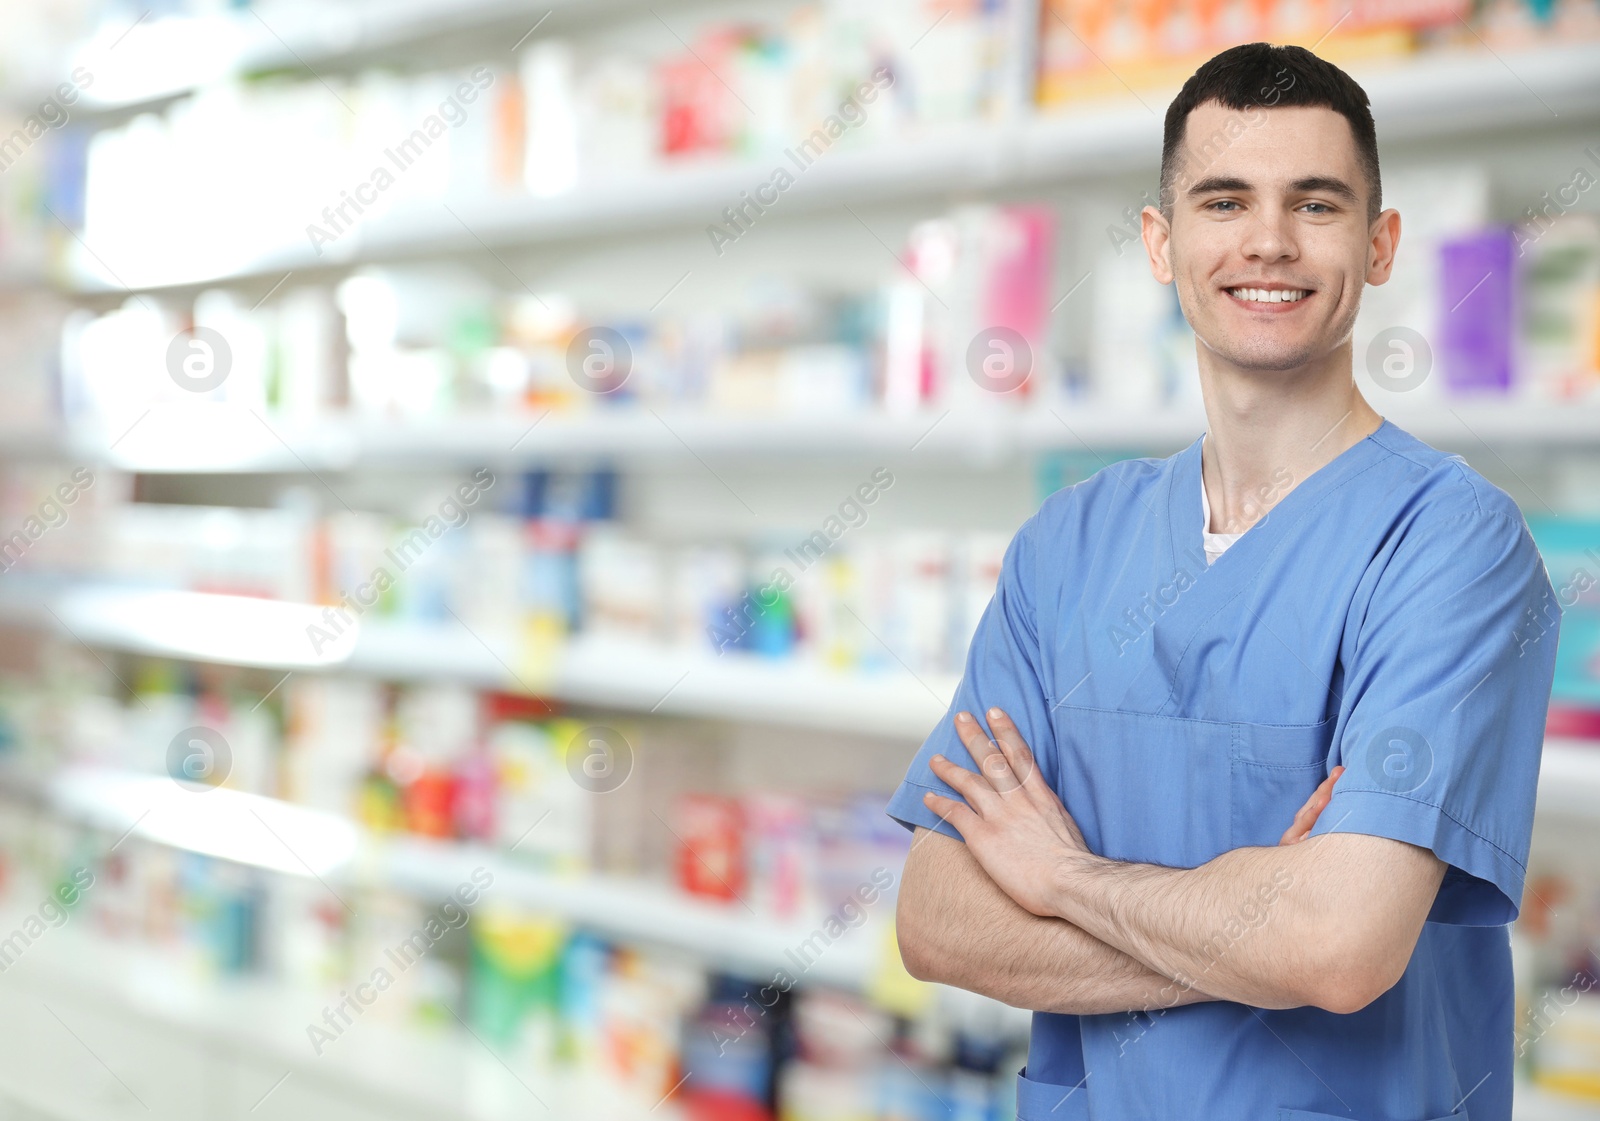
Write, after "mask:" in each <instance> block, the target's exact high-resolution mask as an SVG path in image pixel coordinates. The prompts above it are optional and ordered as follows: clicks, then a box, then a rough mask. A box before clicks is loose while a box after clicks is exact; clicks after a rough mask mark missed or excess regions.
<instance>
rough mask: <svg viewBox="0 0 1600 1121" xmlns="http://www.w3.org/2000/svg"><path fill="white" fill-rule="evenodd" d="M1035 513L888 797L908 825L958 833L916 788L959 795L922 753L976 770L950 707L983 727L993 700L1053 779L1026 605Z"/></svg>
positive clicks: (1035, 638) (1009, 552)
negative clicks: (947, 693) (955, 675)
mask: <svg viewBox="0 0 1600 1121" xmlns="http://www.w3.org/2000/svg"><path fill="white" fill-rule="evenodd" d="M1038 520H1039V515H1038V514H1035V515H1034V516H1033V517H1032V518H1029V519H1028V521H1026V522H1025V523H1023V526H1022V528H1021V529H1019V530H1018V531H1017V533H1016V536H1015V537H1013V538H1012V539H1011V543H1010V544H1009V545H1008V546H1007V547H1006V552H1005V557H1004V559H1003V560H1002V562H1001V566H1000V578H999V581H998V582H997V584H996V587H995V592H994V596H993V597H992V598H991V599H990V600H989V604H988V606H987V607H985V608H984V611H983V616H982V617H981V618H980V619H979V620H978V627H977V630H976V632H975V633H974V634H973V637H972V643H971V645H970V646H968V648H967V656H966V663H965V668H964V670H963V672H962V675H961V683H960V684H959V685H958V686H957V687H956V693H955V699H954V700H953V701H952V702H951V704H950V708H949V709H948V710H947V711H946V712H945V715H944V718H943V719H941V720H940V721H939V723H938V725H937V726H936V727H935V728H934V729H933V731H932V732H930V733H929V734H928V738H927V739H926V740H924V741H923V744H922V747H921V748H920V749H919V750H918V751H917V754H916V757H915V758H914V759H912V761H911V766H910V767H909V768H908V769H907V771H906V777H905V780H904V781H903V782H901V783H900V785H899V787H897V788H896V789H895V792H894V794H893V795H892V796H891V797H890V799H889V805H888V813H889V816H890V817H892V818H894V819H895V820H896V821H898V822H899V823H900V824H901V825H904V826H905V827H906V828H907V829H911V830H915V828H916V827H917V826H918V825H924V826H927V827H928V828H929V829H933V830H936V831H938V832H940V833H943V834H944V835H945V836H947V837H954V838H955V839H956V840H958V841H959V840H961V834H960V833H958V832H957V831H956V829H955V827H954V826H952V825H950V824H949V823H948V822H946V821H945V820H943V819H942V818H941V817H940V816H939V815H938V814H936V813H935V812H934V811H933V810H931V809H929V808H928V806H927V805H926V804H925V803H924V802H923V801H922V795H923V793H924V792H926V791H929V790H933V791H936V792H938V793H940V794H943V795H945V796H946V797H948V798H954V799H956V800H957V801H960V800H961V795H959V794H957V793H956V792H955V790H954V789H952V788H951V787H950V786H948V785H947V784H946V783H945V782H944V781H943V780H942V779H940V778H939V777H938V776H937V775H935V774H934V773H933V770H932V769H931V768H930V767H929V766H928V760H929V759H931V758H932V757H933V756H934V755H943V756H944V757H945V758H947V759H949V760H951V761H952V762H954V763H956V764H957V765H959V766H962V767H966V768H968V769H970V770H976V769H977V767H976V764H974V763H973V761H972V756H971V755H970V754H969V753H968V752H967V749H966V747H965V745H963V744H962V742H961V737H960V736H959V735H957V734H956V728H955V715H956V713H958V712H970V713H972V715H973V716H975V717H976V718H977V719H978V722H979V723H980V724H981V725H982V726H983V727H984V728H985V729H987V728H988V726H989V721H988V718H987V716H986V715H985V714H986V713H987V712H988V710H989V709H990V708H999V709H1001V710H1002V711H1004V712H1005V713H1006V714H1007V715H1008V716H1010V717H1011V719H1012V720H1013V721H1015V722H1016V725H1017V729H1018V730H1019V731H1020V732H1021V733H1022V737H1023V739H1024V740H1025V741H1026V742H1027V744H1028V746H1029V748H1031V749H1032V750H1033V754H1034V758H1035V759H1036V760H1038V764H1039V768H1040V771H1041V773H1042V774H1043V775H1044V777H1045V780H1046V781H1047V782H1050V783H1051V784H1052V785H1054V775H1053V774H1052V770H1053V766H1052V765H1053V759H1054V754H1055V752H1054V737H1053V735H1052V733H1051V730H1050V708H1049V702H1048V698H1047V696H1046V690H1045V687H1044V685H1043V681H1044V678H1043V675H1042V673H1041V666H1040V658H1039V632H1038V627H1037V625H1036V616H1035V613H1034V601H1033V590H1034V579H1035V575H1034V574H1035V559H1034V558H1035V556H1036V552H1035V544H1034V534H1035V533H1036V532H1037V531H1038Z"/></svg>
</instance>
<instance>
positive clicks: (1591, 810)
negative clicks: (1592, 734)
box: [1538, 738, 1600, 820]
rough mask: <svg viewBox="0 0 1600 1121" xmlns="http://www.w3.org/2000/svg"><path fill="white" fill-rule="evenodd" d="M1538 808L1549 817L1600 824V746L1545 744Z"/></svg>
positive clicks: (1551, 741) (1570, 742)
mask: <svg viewBox="0 0 1600 1121" xmlns="http://www.w3.org/2000/svg"><path fill="white" fill-rule="evenodd" d="M1538 806H1539V812H1540V813H1541V814H1545V815H1549V816H1559V817H1568V818H1574V819H1583V820H1600V744H1597V743H1590V742H1586V741H1583V740H1565V739H1555V738H1552V739H1548V740H1546V741H1545V744H1544V758H1543V761H1542V762H1541V763H1540V765H1539V802H1538Z"/></svg>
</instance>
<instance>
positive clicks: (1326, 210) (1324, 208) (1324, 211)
mask: <svg viewBox="0 0 1600 1121" xmlns="http://www.w3.org/2000/svg"><path fill="white" fill-rule="evenodd" d="M1306 205H1307V206H1320V207H1321V208H1322V209H1321V210H1318V211H1315V212H1314V213H1317V214H1332V213H1333V207H1331V206H1329V205H1328V204H1327V203H1325V202H1308V203H1306Z"/></svg>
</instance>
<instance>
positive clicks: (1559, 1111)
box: [1511, 1080, 1600, 1121]
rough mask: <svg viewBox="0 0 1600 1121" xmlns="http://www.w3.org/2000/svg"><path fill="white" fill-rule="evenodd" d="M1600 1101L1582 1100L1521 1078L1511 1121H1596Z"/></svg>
mask: <svg viewBox="0 0 1600 1121" xmlns="http://www.w3.org/2000/svg"><path fill="white" fill-rule="evenodd" d="M1596 1118H1600V1102H1596V1101H1582V1100H1580V1099H1578V1098H1573V1097H1568V1096H1567V1095H1564V1094H1558V1093H1555V1092H1553V1091H1551V1090H1546V1089H1545V1088H1544V1087H1542V1086H1536V1085H1534V1084H1532V1083H1530V1082H1527V1081H1523V1080H1518V1082H1517V1084H1516V1090H1515V1091H1514V1093H1513V1097H1512V1103H1511V1121H1595V1119H1596Z"/></svg>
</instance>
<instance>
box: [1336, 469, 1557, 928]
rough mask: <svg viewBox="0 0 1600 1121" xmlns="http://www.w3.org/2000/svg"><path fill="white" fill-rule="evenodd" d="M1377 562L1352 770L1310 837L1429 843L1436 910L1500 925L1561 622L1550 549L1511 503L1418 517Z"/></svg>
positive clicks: (1524, 842)
mask: <svg viewBox="0 0 1600 1121" xmlns="http://www.w3.org/2000/svg"><path fill="white" fill-rule="evenodd" d="M1508 501H1509V500H1508ZM1514 510H1515V508H1514V507H1513V512H1514ZM1379 572H1380V574H1379V575H1378V576H1377V577H1376V583H1375V585H1374V587H1373V590H1372V593H1371V595H1370V598H1369V600H1368V602H1367V604H1366V610H1365V615H1364V618H1363V619H1362V622H1361V625H1360V630H1359V634H1358V637H1357V640H1356V645H1355V652H1354V655H1353V657H1351V658H1349V659H1348V661H1347V664H1346V666H1345V675H1344V682H1343V693H1342V696H1341V698H1340V710H1341V718H1342V719H1341V721H1340V724H1341V732H1340V734H1339V737H1338V740H1337V743H1336V745H1335V754H1336V755H1337V759H1335V760H1333V762H1342V763H1343V764H1344V765H1345V768H1346V770H1345V773H1344V774H1343V775H1342V776H1341V777H1340V779H1339V781H1338V783H1336V784H1335V786H1334V790H1333V797H1332V798H1331V799H1330V800H1329V802H1328V805H1327V806H1326V807H1324V809H1323V811H1322V814H1321V816H1320V817H1319V818H1318V820H1317V823H1316V825H1315V826H1314V827H1313V828H1312V830H1311V835H1312V836H1318V835H1320V834H1323V833H1331V832H1345V833H1364V834H1370V835H1373V836H1379V837H1392V838H1394V839H1395V840H1399V841H1407V842H1409V843H1411V844H1414V845H1420V846H1422V847H1424V848H1428V849H1431V850H1432V851H1433V852H1434V853H1435V854H1436V855H1437V856H1438V857H1439V858H1440V859H1441V860H1443V861H1444V862H1445V863H1446V864H1447V865H1448V866H1449V867H1448V868H1447V869H1446V871H1445V877H1444V881H1443V883H1442V884H1441V885H1440V888H1439V893H1438V895H1437V896H1436V897H1435V899H1434V903H1433V908H1432V910H1431V911H1430V913H1429V915H1428V920H1429V921H1430V922H1438V923H1452V924H1456V925H1461V926H1498V925H1502V924H1504V923H1509V922H1511V921H1513V920H1514V919H1515V918H1516V917H1517V912H1518V910H1519V908H1520V906H1521V899H1522V886H1523V879H1524V877H1525V875H1526V873H1527V859H1528V846H1529V842H1530V840H1531V837H1532V833H1533V807H1534V795H1535V792H1536V788H1537V786H1538V779H1539V760H1540V755H1541V753H1542V751H1543V747H1544V727H1545V721H1546V719H1547V715H1548V710H1549V701H1550V686H1551V682H1552V679H1553V676H1554V673H1555V653H1556V639H1557V635H1558V631H1559V626H1560V619H1561V611H1560V607H1559V605H1558V604H1557V602H1556V597H1555V595H1554V591H1553V589H1552V588H1551V586H1550V580H1549V576H1548V574H1547V573H1546V571H1545V567H1544V562H1543V560H1542V559H1541V558H1540V556H1539V552H1538V549H1537V548H1536V547H1535V546H1534V543H1533V538H1532V536H1531V535H1530V534H1529V533H1528V529H1527V525H1526V523H1525V522H1524V521H1523V519H1522V517H1521V515H1520V513H1514V516H1513V515H1512V514H1505V513H1498V512H1483V511H1479V512H1475V513H1473V514H1469V515H1461V516H1458V517H1453V518H1447V519H1446V518H1441V519H1438V520H1436V521H1435V522H1434V523H1433V524H1432V525H1431V526H1418V525H1415V524H1414V525H1413V526H1412V527H1411V529H1410V530H1409V531H1408V532H1407V533H1405V534H1404V535H1402V536H1401V537H1400V538H1399V540H1398V541H1397V542H1396V543H1395V544H1394V545H1393V546H1392V548H1391V551H1390V553H1389V554H1388V556H1387V558H1386V561H1385V563H1384V564H1383V565H1382V566H1381V569H1380V570H1379Z"/></svg>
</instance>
